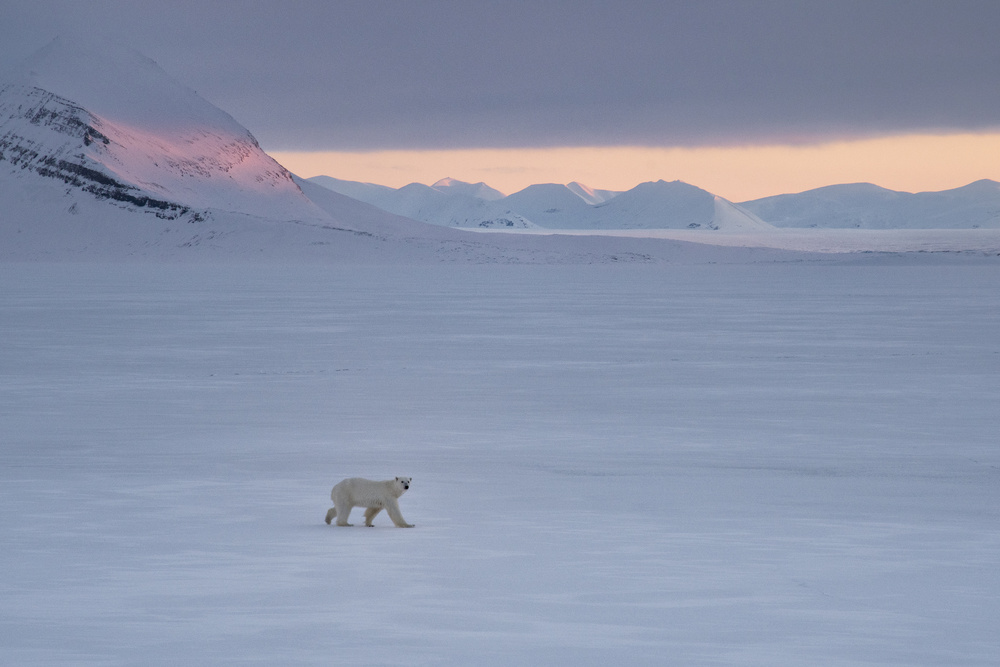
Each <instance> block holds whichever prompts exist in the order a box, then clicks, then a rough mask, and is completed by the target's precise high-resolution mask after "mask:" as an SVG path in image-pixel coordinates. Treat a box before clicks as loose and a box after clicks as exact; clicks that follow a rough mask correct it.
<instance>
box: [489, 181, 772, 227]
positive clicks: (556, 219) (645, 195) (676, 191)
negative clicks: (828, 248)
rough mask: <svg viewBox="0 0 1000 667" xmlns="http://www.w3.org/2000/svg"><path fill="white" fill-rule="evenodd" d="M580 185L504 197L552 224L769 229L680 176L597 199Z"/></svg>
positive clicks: (543, 224)
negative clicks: (595, 201) (591, 201)
mask: <svg viewBox="0 0 1000 667" xmlns="http://www.w3.org/2000/svg"><path fill="white" fill-rule="evenodd" d="M579 185H580V184H578V183H574V184H570V185H568V186H567V185H553V184H548V185H533V186H530V187H528V188H525V189H524V190H522V191H520V192H516V193H514V194H512V195H510V196H509V197H507V199H505V200H504V201H505V202H507V203H509V205H510V207H511V208H512V209H513V210H514V211H516V212H518V213H520V214H521V215H523V216H524V217H526V218H528V219H529V220H531V221H532V222H534V223H535V224H537V225H539V226H541V227H547V228H551V229H705V230H723V231H748V230H760V231H764V230H768V229H771V226H770V225H768V224H767V223H765V222H764V221H762V220H760V219H759V218H757V217H756V216H755V215H753V214H752V213H750V212H748V211H746V210H745V209H743V208H741V207H740V206H737V205H736V204H733V203H732V202H729V201H727V200H725V199H723V198H721V197H718V196H716V195H713V194H712V193H710V192H707V191H705V190H702V189H701V188H698V187H695V186H693V185H689V184H687V183H683V182H681V181H673V182H670V183H668V182H666V181H662V180H660V181H656V182H649V183H640V184H639V185H637V186H636V187H634V188H632V189H631V190H629V191H627V192H623V193H621V194H618V195H616V196H614V197H613V198H610V199H606V200H604V201H602V202H601V203H598V204H595V205H590V204H588V203H587V201H586V200H585V199H584V198H583V197H582V196H581V195H580V194H579V193H578V190H579ZM574 186H576V187H574ZM591 192H594V191H591ZM596 192H600V191H596Z"/></svg>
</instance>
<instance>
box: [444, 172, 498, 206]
mask: <svg viewBox="0 0 1000 667" xmlns="http://www.w3.org/2000/svg"><path fill="white" fill-rule="evenodd" d="M431 187H432V188H434V189H435V190H437V191H438V192H443V193H445V194H456V195H466V196H469V197H475V198H477V199H484V200H486V201H496V200H497V199H503V198H504V194H503V193H502V192H500V191H499V190H496V189H494V188H491V187H490V186H488V185H486V184H485V183H483V182H482V181H480V182H479V183H466V182H465V181H460V180H458V179H455V178H450V177H449V178H442V179H441V180H440V181H438V182H437V183H435V184H434V185H432V186H431Z"/></svg>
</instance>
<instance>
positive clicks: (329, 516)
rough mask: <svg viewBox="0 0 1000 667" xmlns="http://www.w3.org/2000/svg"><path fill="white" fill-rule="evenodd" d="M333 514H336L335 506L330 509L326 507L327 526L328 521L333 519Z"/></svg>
mask: <svg viewBox="0 0 1000 667" xmlns="http://www.w3.org/2000/svg"><path fill="white" fill-rule="evenodd" d="M335 516H337V508H336V507H331V508H330V509H328V510H327V511H326V525H328V526H329V525H330V522H331V521H333V517H335Z"/></svg>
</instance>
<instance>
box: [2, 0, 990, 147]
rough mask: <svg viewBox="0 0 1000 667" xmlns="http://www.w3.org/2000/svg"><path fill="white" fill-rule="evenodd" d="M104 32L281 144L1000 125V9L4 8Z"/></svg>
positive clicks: (683, 137) (663, 140)
mask: <svg viewBox="0 0 1000 667" xmlns="http://www.w3.org/2000/svg"><path fill="white" fill-rule="evenodd" d="M0 6H2V8H3V16H4V19H5V20H4V21H3V22H2V24H3V25H2V26H0V57H2V58H3V59H4V60H10V59H12V58H16V57H21V56H24V55H27V54H28V53H29V52H30V51H32V50H34V49H35V48H38V47H40V46H42V45H43V44H44V43H46V42H47V41H48V40H49V39H51V38H52V37H54V36H55V35H56V34H57V33H60V32H65V31H71V32H78V31H87V32H97V33H101V34H104V35H108V36H111V37H112V38H114V39H116V40H118V41H122V42H124V43H126V44H128V45H130V46H132V47H134V48H136V49H138V50H140V51H142V52H144V53H145V54H146V55H148V56H150V57H151V58H153V59H154V60H156V61H157V62H159V63H160V65H161V66H162V67H163V68H164V69H166V70H167V71H168V72H169V73H170V74H172V75H173V76H175V77H176V78H177V79H179V80H180V81H182V82H183V83H186V84H188V85H190V86H191V87H193V88H195V89H196V90H198V91H199V93H200V94H201V95H202V96H203V97H205V98H206V99H208V100H210V101H212V102H213V103H215V104H217V105H218V106H220V107H222V108H224V109H225V110H227V111H229V112H230V113H231V114H232V115H233V116H235V117H236V118H237V120H239V121H240V122H242V123H243V124H244V125H246V126H247V127H249V128H250V130H251V131H253V132H254V134H255V135H257V137H258V138H259V139H260V140H261V143H262V144H264V146H265V147H266V148H268V149H272V150H292V149H330V150H333V149H375V148H432V147H437V148H440V147H499V146H546V145H613V144H637V145H686V146H691V145H703V144H719V143H724V144H733V143H736V144H740V143H758V142H768V141H774V140H778V141H812V140H816V139H826V138H835V137H856V136H870V135H878V134H885V133H898V132H909V131H928V130H931V131H952V130H983V129H989V128H996V127H998V126H1000V40H998V39H997V37H996V30H997V27H998V26H1000V3H998V2H996V1H995V0H986V1H977V0H965V1H962V2H950V1H948V0H942V1H940V2H919V1H885V2H879V1H877V0H864V1H845V2H839V1H836V0H833V1H830V2H821V1H816V2H803V1H801V0H799V1H794V2H792V1H790V2H748V1H744V2H728V1H725V2H724V1H713V0H701V1H698V2H663V1H660V2H586V1H578V2H538V1H537V0H536V1H535V2H513V1H504V2H472V1H465V2H398V1H397V2H370V1H366V2H329V1H316V2H284V1H283V2H211V1H203V2H193V1H189V0H181V1H176V2H170V3H163V2H140V1H138V0H134V1H127V2H125V1H122V2H108V1H100V0H98V1H94V2H87V3H80V2H45V1H38V2H33V3H21V2H18V3H14V2H6V1H5V0H4V1H0Z"/></svg>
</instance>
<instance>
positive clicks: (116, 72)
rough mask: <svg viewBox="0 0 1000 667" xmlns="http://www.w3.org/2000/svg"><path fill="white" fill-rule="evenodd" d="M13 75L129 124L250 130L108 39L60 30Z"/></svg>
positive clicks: (154, 65) (234, 131) (15, 79)
mask: <svg viewBox="0 0 1000 667" xmlns="http://www.w3.org/2000/svg"><path fill="white" fill-rule="evenodd" d="M11 78H12V80H13V82H14V83H18V84H21V85H25V86H31V87H35V88H40V89H42V90H45V91H47V92H50V93H53V94H55V95H58V96H59V97H62V98H64V99H67V100H71V101H72V102H73V103H75V104H78V105H79V106H81V107H83V108H85V109H87V110H88V111H89V112H90V113H93V114H96V115H98V116H100V117H101V118H103V119H105V120H108V121H112V122H118V123H122V124H125V125H129V126H139V127H144V128H156V129H167V130H177V129H183V128H184V127H186V126H191V125H196V126H197V127H199V128H202V129H210V130H214V131H220V130H221V131H225V132H227V133H231V134H246V133H247V132H246V130H245V129H244V128H242V126H240V125H239V123H237V122H236V121H235V120H233V118H232V117H231V116H230V115H229V114H227V113H225V112H224V111H222V110H220V109H218V108H216V107H214V106H212V105H211V104H209V103H208V102H206V101H205V100H204V99H202V98H201V97H199V96H198V94H197V93H195V92H194V91H193V90H191V89H190V88H188V87H187V86H184V85H182V84H181V83H179V82H178V81H177V80H175V79H174V78H173V77H171V76H170V75H169V74H167V73H166V72H164V71H163V69H161V68H160V66H159V65H158V64H157V63H156V62H155V61H153V60H152V59H150V58H147V57H146V56H144V55H142V54H141V53H139V52H138V51H135V50H133V49H130V48H128V47H125V46H122V45H120V44H117V43H115V42H112V41H111V40H108V39H103V38H99V37H89V36H81V35H75V34H73V35H60V36H59V37H56V38H55V39H54V40H52V41H51V42H49V43H48V44H47V45H45V46H44V47H42V48H41V49H39V50H38V51H36V52H35V53H33V54H32V55H30V56H29V57H28V58H26V59H25V60H24V61H22V62H21V64H20V66H19V68H18V69H17V70H16V71H15V74H14V76H13V77H11ZM179 124H180V127H178V125H179Z"/></svg>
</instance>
